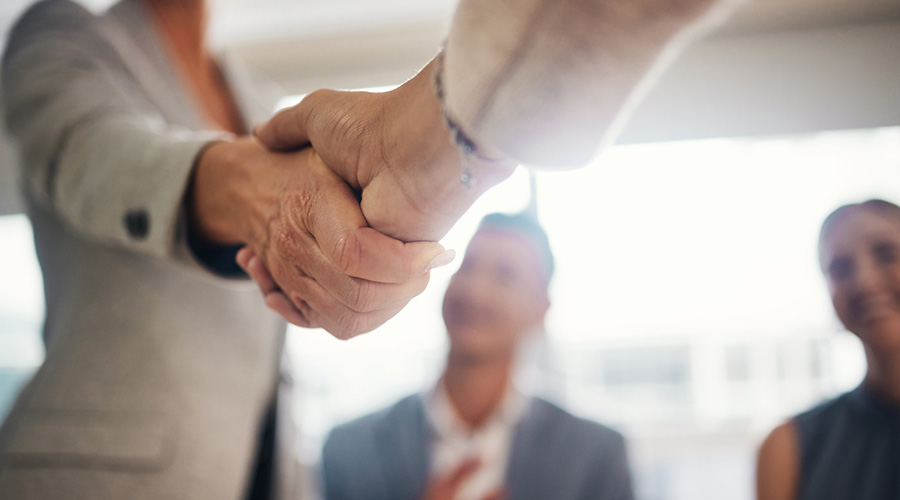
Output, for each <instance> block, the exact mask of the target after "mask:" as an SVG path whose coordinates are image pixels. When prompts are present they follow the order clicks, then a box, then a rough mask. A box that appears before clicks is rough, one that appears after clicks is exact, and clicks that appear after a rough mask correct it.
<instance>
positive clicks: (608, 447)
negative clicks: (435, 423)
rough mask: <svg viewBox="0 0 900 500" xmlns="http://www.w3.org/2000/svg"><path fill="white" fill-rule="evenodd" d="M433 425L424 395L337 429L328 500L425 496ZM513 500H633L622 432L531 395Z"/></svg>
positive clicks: (326, 480) (330, 450)
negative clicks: (427, 412)
mask: <svg viewBox="0 0 900 500" xmlns="http://www.w3.org/2000/svg"><path fill="white" fill-rule="evenodd" d="M431 437H432V430H431V427H430V424H429V422H428V417H427V415H426V413H425V406H424V404H423V399H422V397H421V396H420V395H414V396H410V397H407V398H405V399H403V400H401V401H400V402H398V403H397V404H395V405H394V406H392V407H390V408H387V409H385V410H382V411H380V412H378V413H373V414H371V415H367V416H365V417H362V418H360V419H358V420H355V421H353V422H350V423H347V424H343V425H341V426H339V427H336V428H335V429H334V430H333V431H332V432H331V434H330V436H329V437H328V440H327V441H326V442H325V447H324V450H323V452H322V466H321V467H322V485H323V489H324V497H325V498H326V500H421V497H422V494H423V492H424V491H425V486H426V482H427V480H428V468H429V465H428V464H429V457H430V452H429V447H430V444H429V443H430V441H431ZM506 478H507V497H506V498H507V499H508V500H532V499H533V500H588V499H597V500H600V499H602V500H631V499H632V498H633V495H632V489H631V475H630V472H629V469H628V461H627V458H626V453H625V441H624V439H623V438H622V435H621V434H619V433H618V432H616V431H614V430H612V429H610V428H608V427H605V426H603V425H600V424H598V423H596V422H591V421H588V420H584V419H580V418H576V417H574V416H572V415H570V414H569V413H566V412H565V411H563V410H562V409H560V408H558V407H556V406H554V405H552V404H551V403H548V402H547V401H544V400H542V399H537V398H534V399H531V401H530V404H529V407H528V409H527V411H526V413H525V415H524V416H523V417H522V420H521V421H520V422H519V424H518V426H517V427H516V430H515V435H514V438H513V445H512V451H511V453H510V460H509V465H508V469H507V473H506Z"/></svg>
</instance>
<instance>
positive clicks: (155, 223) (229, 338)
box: [0, 0, 284, 500]
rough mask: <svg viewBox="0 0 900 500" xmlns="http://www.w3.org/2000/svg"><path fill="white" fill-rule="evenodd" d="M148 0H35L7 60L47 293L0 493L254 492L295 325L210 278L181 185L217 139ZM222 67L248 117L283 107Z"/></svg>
mask: <svg viewBox="0 0 900 500" xmlns="http://www.w3.org/2000/svg"><path fill="white" fill-rule="evenodd" d="M141 9H142V6H141V5H140V3H139V2H138V1H136V0H124V1H123V2H122V3H120V4H118V5H116V6H114V7H113V8H112V9H111V11H109V12H108V13H106V14H104V15H102V16H94V15H92V14H91V13H89V12H87V11H86V10H84V9H83V8H81V7H79V6H77V5H76V4H74V3H71V2H68V1H62V0H60V1H46V2H41V3H39V4H37V5H36V6H34V7H32V8H31V9H30V10H29V11H28V12H27V13H26V14H25V15H24V17H23V18H22V19H21V20H20V21H19V22H18V24H17V25H16V27H15V28H14V29H13V31H12V32H11V37H10V39H9V42H8V45H7V51H6V53H5V55H4V59H3V71H2V76H3V94H4V99H5V102H4V109H5V111H6V119H7V125H8V127H9V129H10V132H11V134H12V136H13V137H14V138H15V139H16V141H17V144H18V146H19V149H20V153H21V159H22V165H23V168H24V169H25V175H24V176H23V177H24V178H25V179H26V181H27V186H26V188H27V189H26V191H27V193H26V194H27V198H28V199H29V207H28V209H29V215H30V217H31V220H32V224H33V227H34V233H35V242H36V247H37V251H38V257H39V259H40V262H41V267H42V270H43V277H44V287H45V294H46V305H47V318H46V323H45V328H44V335H45V341H46V360H45V362H44V364H43V366H42V367H41V368H40V370H39V371H38V372H37V374H36V376H35V377H34V380H33V381H32V382H31V383H30V384H29V385H28V386H27V387H26V389H25V390H24V392H23V393H22V394H21V395H20V397H19V399H18V401H17V402H16V404H15V405H14V408H13V409H12V412H11V413H10V415H9V418H8V420H7V421H6V422H5V423H4V425H3V427H2V429H0V498H4V499H57V500H59V499H82V498H91V499H98V500H100V499H122V498H128V499H217V500H220V499H226V500H227V499H240V498H244V497H245V490H246V489H247V483H248V479H249V477H250V476H251V473H252V469H253V465H254V461H255V457H256V446H257V436H258V433H259V429H260V426H261V422H262V420H263V418H264V416H265V413H266V410H267V408H268V407H269V404H270V403H271V401H272V399H273V396H274V394H275V392H276V389H277V386H278V381H279V375H280V372H279V367H280V362H281V355H282V343H283V337H284V323H283V322H282V321H281V320H280V318H277V317H276V316H275V315H274V314H272V313H270V312H268V311H267V310H266V308H265V307H264V305H263V304H262V301H261V300H260V297H259V294H258V291H257V290H256V289H255V288H256V287H255V286H254V284H253V283H252V282H249V281H248V280H229V279H224V278H221V277H218V276H216V275H214V274H212V273H210V272H209V271H207V270H205V269H204V268H203V267H202V266H201V265H200V264H199V263H198V262H196V261H195V260H194V258H193V256H192V254H191V252H190V251H189V250H188V248H187V245H186V242H185V232H186V231H185V207H184V203H183V198H184V193H185V190H186V186H187V185H188V182H189V179H190V174H191V169H192V165H193V162H194V158H195V157H196V156H197V153H198V152H199V151H200V149H201V148H202V147H203V146H204V144H206V143H207V142H208V141H209V140H211V139H215V138H219V137H221V134H219V133H216V132H210V131H204V125H203V121H202V120H201V114H200V113H199V112H198V110H197V108H196V107H195V106H194V104H193V102H192V100H191V99H190V98H189V97H188V95H187V94H186V92H185V91H184V90H183V89H182V87H181V85H180V82H179V80H178V77H177V75H176V74H175V73H174V71H173V70H172V69H171V68H170V65H169V63H168V60H167V57H166V55H165V49H164V47H163V45H162V44H161V42H160V40H159V39H158V38H157V36H156V34H155V32H154V31H153V29H152V28H151V26H150V25H149V24H148V23H147V22H146V15H145V13H144V12H143V11H142V10H141ZM223 63H224V66H225V67H224V72H225V73H226V76H227V78H228V80H229V83H230V84H231V88H232V91H233V92H234V94H235V95H236V97H237V100H238V105H239V107H240V109H241V111H242V112H243V114H244V117H245V119H246V120H247V122H248V123H254V122H258V121H261V120H263V119H265V118H266V117H267V116H269V114H270V113H271V110H272V109H273V104H274V101H272V100H268V99H263V96H264V95H265V93H264V92H262V91H261V90H260V89H261V87H260V86H258V85H256V83H255V82H254V81H253V80H252V79H251V78H249V77H248V75H247V74H245V73H244V72H243V71H242V70H240V69H239V68H238V67H236V66H233V65H230V64H229V63H228V61H223Z"/></svg>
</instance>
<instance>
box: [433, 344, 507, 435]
mask: <svg viewBox="0 0 900 500" xmlns="http://www.w3.org/2000/svg"><path fill="white" fill-rule="evenodd" d="M511 373H512V360H511V359H509V360H496V361H490V362H473V361H456V360H453V359H450V360H449V361H448V363H447V368H446V369H445V370H444V375H443V377H442V382H443V384H444V388H445V389H446V391H447V396H448V397H449V398H450V402H451V403H452V404H453V408H454V409H455V410H456V413H457V415H458V416H459V417H460V418H461V419H462V420H463V422H465V423H466V424H467V425H468V426H469V428H471V429H476V428H478V427H480V426H481V425H482V424H484V422H485V421H487V419H488V418H489V417H490V416H491V414H493V413H494V412H495V411H496V410H497V408H498V407H499V406H500V403H501V402H502V401H503V396H504V395H505V394H506V389H507V387H508V386H509V383H510V374H511Z"/></svg>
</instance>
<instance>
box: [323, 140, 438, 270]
mask: <svg viewBox="0 0 900 500" xmlns="http://www.w3.org/2000/svg"><path fill="white" fill-rule="evenodd" d="M308 168H310V169H316V170H317V172H318V173H319V174H320V175H323V176H328V175H331V176H333V175H334V174H333V173H329V172H328V171H327V169H328V167H327V166H325V165H324V163H322V161H321V158H319V157H318V155H315V154H314V153H311V154H310V158H309V163H308ZM338 180H339V179H334V181H335V182H333V183H331V184H328V185H326V186H319V189H317V190H316V191H315V192H316V193H317V194H316V196H315V198H314V200H312V202H311V203H309V204H308V206H307V207H306V214H305V219H306V220H305V222H306V223H305V226H306V227H307V228H308V229H309V232H310V233H311V234H312V235H313V237H314V238H315V239H316V242H317V243H318V246H319V248H321V249H322V252H323V253H324V254H325V255H327V256H328V257H329V258H330V260H331V261H332V262H333V263H334V264H335V265H336V266H337V267H338V268H339V269H340V270H341V271H342V272H344V273H345V274H347V275H349V276H354V277H357V278H362V279H366V280H370V281H379V282H383V283H402V282H406V281H409V280H411V279H413V278H414V277H416V276H418V275H421V274H422V273H424V272H426V271H428V270H430V269H432V268H434V267H438V266H439V265H445V264H448V263H449V262H450V261H451V260H452V259H453V255H454V254H453V253H452V252H446V251H445V249H444V247H443V246H441V244H440V243H436V242H430V241H416V242H410V243H404V242H402V241H400V240H397V239H394V238H391V237H389V236H386V235H384V234H381V233H379V232H378V231H376V230H374V229H372V228H370V227H368V222H367V221H366V219H365V217H364V216H363V214H362V211H361V209H360V207H359V201H358V200H357V198H356V195H355V194H354V193H353V191H352V190H351V189H350V187H349V186H347V184H346V183H343V182H337V181H338Z"/></svg>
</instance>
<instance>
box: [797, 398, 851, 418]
mask: <svg viewBox="0 0 900 500" xmlns="http://www.w3.org/2000/svg"><path fill="white" fill-rule="evenodd" d="M852 394H853V392H847V393H844V394H841V395H839V396H837V397H835V398H832V399H829V400H826V401H823V402H822V403H819V404H818V405H816V406H813V407H812V408H810V409H808V410H806V411H804V412H802V413H800V414H798V415H797V416H796V417H794V420H795V421H797V423H798V426H804V425H808V424H813V423H816V422H821V421H825V420H830V419H832V418H834V417H835V416H837V415H838V414H841V413H843V412H844V411H846V410H847V409H848V408H849V406H850V404H849V403H850V398H851V397H852V396H851V395H852Z"/></svg>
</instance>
